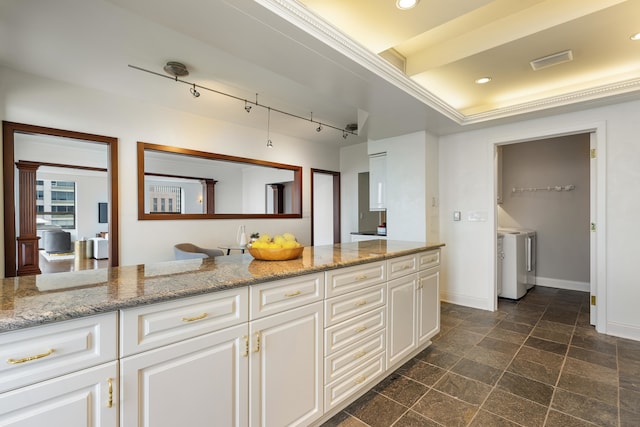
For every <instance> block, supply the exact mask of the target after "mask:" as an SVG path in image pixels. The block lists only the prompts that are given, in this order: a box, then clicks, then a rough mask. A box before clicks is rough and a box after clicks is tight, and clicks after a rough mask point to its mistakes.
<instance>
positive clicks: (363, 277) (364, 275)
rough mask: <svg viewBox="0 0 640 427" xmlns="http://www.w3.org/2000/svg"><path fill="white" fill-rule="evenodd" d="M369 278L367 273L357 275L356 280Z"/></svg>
mask: <svg viewBox="0 0 640 427" xmlns="http://www.w3.org/2000/svg"><path fill="white" fill-rule="evenodd" d="M368 278H369V276H367V275H366V274H361V275H360V276H356V280H365V279H368Z"/></svg>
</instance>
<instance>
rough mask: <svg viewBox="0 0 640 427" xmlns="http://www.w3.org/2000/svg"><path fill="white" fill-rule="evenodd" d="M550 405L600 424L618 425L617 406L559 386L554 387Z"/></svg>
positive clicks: (606, 426) (613, 426) (606, 425)
mask: <svg viewBox="0 0 640 427" xmlns="http://www.w3.org/2000/svg"><path fill="white" fill-rule="evenodd" d="M551 407H552V408H553V409H556V410H558V411H560V412H564V413H566V414H569V415H572V416H574V417H576V418H581V419H584V420H587V421H590V422H592V423H594V424H597V425H600V426H605V427H608V426H611V427H615V426H617V425H618V407H617V406H612V405H607V404H606V403H603V402H600V401H599V400H595V399H591V398H589V397H585V396H582V395H579V394H576V393H572V392H570V391H566V390H563V389H561V388H558V389H556V393H555V394H554V396H553V401H552V402H551Z"/></svg>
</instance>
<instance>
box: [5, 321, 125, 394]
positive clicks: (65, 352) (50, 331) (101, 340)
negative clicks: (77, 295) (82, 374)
mask: <svg viewBox="0 0 640 427" xmlns="http://www.w3.org/2000/svg"><path fill="white" fill-rule="evenodd" d="M117 342H118V341H117V316H116V312H113V313H106V314H101V315H98V316H91V317H85V318H81V319H75V320H68V321H64V322H59V323H53V324H51V325H44V326H38V327H35V328H28V329H23V330H20V331H14V332H7V333H3V334H0V393H1V392H5V391H8V390H13V389H16V388H19V387H23V386H25V385H28V384H33V383H36V382H40V381H43V380H46V379H49V378H54V377H58V376H60V375H64V374H67V373H70V372H74V371H78V370H80V369H84V368H89V367H92V366H96V365H99V364H101V363H105V362H110V361H112V360H116V358H117V357H118V355H117V353H116V348H117Z"/></svg>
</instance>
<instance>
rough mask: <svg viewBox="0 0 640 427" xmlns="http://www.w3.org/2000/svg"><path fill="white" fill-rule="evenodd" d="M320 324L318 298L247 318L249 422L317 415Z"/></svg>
mask: <svg viewBox="0 0 640 427" xmlns="http://www.w3.org/2000/svg"><path fill="white" fill-rule="evenodd" d="M322 325H323V310H322V302H316V303H313V304H307V305H304V306H302V307H298V308H294V309H290V310H288V311H284V312H281V313H278V314H274V315H272V316H267V317H262V318H259V319H257V320H254V321H251V322H249V336H250V350H249V351H250V356H249V358H250V368H249V374H250V383H249V393H250V398H249V408H251V409H250V425H251V426H256V427H257V426H263V427H268V426H273V427H277V426H306V425H309V424H310V423H311V422H312V421H314V420H316V419H318V418H320V417H321V416H322V414H323V394H322V385H323V383H322V379H323V370H322V366H323V365H322V355H323V344H322ZM183 425H187V424H183ZM216 425H225V424H216Z"/></svg>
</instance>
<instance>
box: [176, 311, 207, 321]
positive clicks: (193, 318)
mask: <svg viewBox="0 0 640 427" xmlns="http://www.w3.org/2000/svg"><path fill="white" fill-rule="evenodd" d="M208 315H209V314H208V313H202V314H201V315H200V316H196V317H183V318H182V321H183V322H195V321H196V320H202V319H204V318H205V317H207V316H208Z"/></svg>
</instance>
